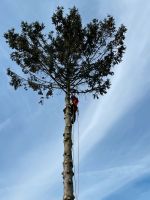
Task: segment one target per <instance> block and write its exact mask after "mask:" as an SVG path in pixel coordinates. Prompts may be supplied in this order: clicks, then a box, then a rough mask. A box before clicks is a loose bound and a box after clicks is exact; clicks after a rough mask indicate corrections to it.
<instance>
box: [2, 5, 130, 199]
mask: <svg viewBox="0 0 150 200" xmlns="http://www.w3.org/2000/svg"><path fill="white" fill-rule="evenodd" d="M52 23H53V25H54V26H55V30H54V31H50V32H49V33H48V34H47V35H46V34H44V33H43V30H44V28H45V26H44V24H43V23H39V22H37V21H36V22H34V23H31V24H29V23H27V22H24V21H23V22H22V23H21V32H20V33H16V32H15V29H11V30H8V32H7V33H5V34H4V37H5V38H6V42H7V43H8V44H9V46H10V48H12V50H13V51H12V53H11V54H10V56H11V59H12V60H13V61H15V62H16V63H17V65H18V66H19V67H20V69H21V70H22V72H21V75H19V74H17V73H16V72H15V71H12V70H11V69H7V74H8V75H9V76H10V85H12V86H13V87H14V89H15V90H16V89H18V88H19V87H23V88H24V89H25V90H28V88H31V89H32V90H33V91H35V92H37V93H38V94H39V95H40V103H42V102H43V100H44V98H49V97H50V96H52V95H53V92H54V90H62V91H63V92H64V93H65V103H66V111H65V131H64V162H63V179H64V195H63V199H64V200H73V199H74V191H73V175H74V174H73V169H72V168H73V160H72V139H71V134H72V122H71V117H72V116H71V115H72V112H71V107H70V97H71V95H72V94H74V95H80V94H86V93H91V94H92V95H93V97H94V98H99V96H100V95H104V94H106V93H107V90H108V89H109V88H110V85H111V84H110V78H111V76H112V75H113V74H114V72H113V67H114V66H115V65H117V64H119V63H120V62H121V61H122V56H123V53H124V51H125V45H124V39H125V32H126V27H125V26H124V25H121V26H120V27H119V28H116V26H115V21H114V18H113V17H112V16H107V17H106V18H105V19H104V20H102V21H100V20H98V19H93V20H92V21H91V22H90V23H89V24H87V25H86V26H83V25H82V22H81V17H80V14H79V12H78V9H77V8H76V7H73V8H71V9H70V11H69V13H68V14H67V15H65V16H64V10H63V7H58V8H57V10H56V12H55V13H54V14H53V16H52Z"/></svg>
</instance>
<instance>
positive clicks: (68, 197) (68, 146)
mask: <svg viewBox="0 0 150 200" xmlns="http://www.w3.org/2000/svg"><path fill="white" fill-rule="evenodd" d="M65 102H66V110H65V131H64V162H63V170H64V171H63V173H62V174H63V179H64V196H63V200H74V198H75V197H74V194H73V176H74V173H73V160H72V137H71V134H72V123H71V109H70V93H68V94H66V98H65Z"/></svg>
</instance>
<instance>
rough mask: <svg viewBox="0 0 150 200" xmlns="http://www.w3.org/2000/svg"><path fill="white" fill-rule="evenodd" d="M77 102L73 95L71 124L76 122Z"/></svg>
mask: <svg viewBox="0 0 150 200" xmlns="http://www.w3.org/2000/svg"><path fill="white" fill-rule="evenodd" d="M78 103H79V100H78V98H77V97H76V96H75V95H72V96H71V122H72V124H74V122H75V121H76V112H78Z"/></svg>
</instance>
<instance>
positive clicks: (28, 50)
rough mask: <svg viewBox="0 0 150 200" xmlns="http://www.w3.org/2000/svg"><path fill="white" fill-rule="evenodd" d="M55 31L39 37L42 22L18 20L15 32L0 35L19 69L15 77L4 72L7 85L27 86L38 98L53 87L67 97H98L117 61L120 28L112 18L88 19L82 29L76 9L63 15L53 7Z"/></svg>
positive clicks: (122, 34)
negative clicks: (18, 24) (18, 28)
mask: <svg viewBox="0 0 150 200" xmlns="http://www.w3.org/2000/svg"><path fill="white" fill-rule="evenodd" d="M52 23H53V25H54V27H55V29H54V30H50V31H49V33H48V34H45V33H44V28H45V26H44V24H43V23H39V22H38V21H36V22H34V23H30V24H29V23H27V22H24V21H23V22H21V32H20V33H16V32H15V29H14V28H12V29H10V30H8V32H6V33H5V34H4V37H5V38H6V42H7V43H8V44H9V46H10V47H11V48H12V50H13V51H12V53H11V55H10V56H11V59H12V60H13V61H15V62H16V63H17V65H18V66H19V67H20V68H21V70H22V75H18V74H17V73H16V72H15V71H12V70H11V69H10V68H8V69H7V74H8V75H9V76H10V78H11V80H10V84H11V85H12V86H13V87H14V89H17V88H19V87H21V86H23V87H24V89H26V90H27V89H28V88H31V89H33V90H34V91H37V92H38V94H39V95H41V97H42V98H45V97H47V98H48V97H49V96H51V95H53V92H54V90H55V89H60V90H62V91H64V92H65V93H67V91H68V88H69V91H70V93H76V94H85V93H92V94H93V96H94V97H97V98H98V97H99V95H103V94H105V93H106V92H107V89H109V88H110V77H111V76H112V75H113V74H114V72H113V67H114V66H115V65H116V64H118V63H120V62H121V61H122V57H123V53H124V51H125V45H124V39H125V32H126V27H125V26H124V25H121V26H120V27H119V28H116V25H115V20H114V18H113V17H112V16H107V17H106V18H105V19H104V20H98V19H93V20H92V21H91V22H90V23H88V24H87V25H83V24H82V21H81V16H80V14H79V12H78V9H77V8H76V7H73V8H71V9H70V10H69V13H68V14H66V15H64V9H63V7H58V8H57V10H56V12H55V13H54V14H53V16H52Z"/></svg>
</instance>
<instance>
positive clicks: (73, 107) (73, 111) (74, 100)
mask: <svg viewBox="0 0 150 200" xmlns="http://www.w3.org/2000/svg"><path fill="white" fill-rule="evenodd" d="M78 103H79V100H78V98H77V97H76V96H75V95H72V96H71V98H70V110H71V123H72V124H74V122H75V120H76V112H79V111H78V106H77V105H78ZM63 111H64V114H66V107H65V108H64V109H63Z"/></svg>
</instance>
